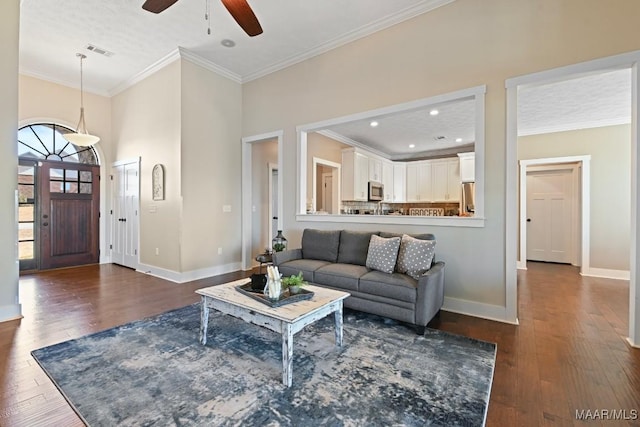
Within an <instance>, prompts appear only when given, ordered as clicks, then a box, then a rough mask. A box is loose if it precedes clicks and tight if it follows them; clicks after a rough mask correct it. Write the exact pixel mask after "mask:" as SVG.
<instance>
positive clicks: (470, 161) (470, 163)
mask: <svg viewBox="0 0 640 427" xmlns="http://www.w3.org/2000/svg"><path fill="white" fill-rule="evenodd" d="M458 158H459V159H460V181H461V182H475V180H476V153H458Z"/></svg>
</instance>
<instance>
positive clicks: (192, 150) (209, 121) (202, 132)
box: [180, 60, 242, 275]
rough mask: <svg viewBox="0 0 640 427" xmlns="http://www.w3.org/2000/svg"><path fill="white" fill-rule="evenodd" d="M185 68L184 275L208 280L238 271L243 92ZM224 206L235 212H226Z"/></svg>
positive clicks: (189, 65) (208, 73)
mask: <svg viewBox="0 0 640 427" xmlns="http://www.w3.org/2000/svg"><path fill="white" fill-rule="evenodd" d="M180 64H181V67H182V76H181V105H182V108H181V112H180V116H181V120H182V126H181V148H180V152H181V155H180V157H181V171H182V183H181V192H182V197H183V203H184V204H183V211H182V220H181V224H182V254H181V258H182V270H181V271H182V272H189V271H194V270H203V269H205V270H206V271H204V272H203V274H205V275H213V274H219V273H222V272H227V271H232V270H238V269H240V259H241V257H242V245H241V239H240V232H241V215H240V213H241V206H240V204H241V197H240V196H241V194H240V181H241V176H242V175H241V170H242V168H241V151H242V145H241V123H242V105H241V103H242V96H241V92H242V88H241V86H240V84H239V83H235V82H233V81H231V80H229V79H227V78H225V77H222V76H220V75H218V74H215V73H213V72H211V71H208V70H206V69H204V68H202V67H200V66H198V65H195V64H193V63H191V62H189V61H185V60H181V61H180ZM223 205H227V206H231V212H223V209H222V208H223ZM218 248H222V254H220V255H219V254H218ZM207 269H208V270H207Z"/></svg>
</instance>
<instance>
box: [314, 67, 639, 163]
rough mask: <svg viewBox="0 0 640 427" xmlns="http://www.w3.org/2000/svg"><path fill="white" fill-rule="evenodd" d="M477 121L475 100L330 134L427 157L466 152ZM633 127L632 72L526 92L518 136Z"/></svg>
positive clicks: (386, 151)
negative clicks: (434, 113) (443, 152)
mask: <svg viewBox="0 0 640 427" xmlns="http://www.w3.org/2000/svg"><path fill="white" fill-rule="evenodd" d="M432 108H437V109H438V110H439V114H438V115H437V116H435V117H434V116H431V115H429V110H431V109H432ZM474 118H475V109H474V101H471V100H461V101H457V102H451V103H448V104H445V105H435V106H431V107H428V108H425V109H423V110H419V111H411V112H408V113H398V114H394V115H392V116H387V117H381V118H379V117H372V118H371V119H365V120H359V121H354V122H350V123H344V124H340V125H335V126H331V127H329V128H327V129H326V130H325V131H328V132H325V135H327V136H333V137H334V138H336V139H338V140H341V141H342V142H346V143H349V140H352V141H356V143H360V144H362V145H365V146H368V147H371V148H373V149H374V150H375V151H377V152H378V153H380V154H382V155H384V156H385V157H389V158H392V159H406V158H422V157H428V156H430V155H433V154H434V151H436V152H437V151H438V150H443V149H451V148H456V147H461V148H464V150H462V151H467V150H468V148H469V144H472V143H473V142H474V141H475V124H474ZM373 119H375V120H376V121H378V122H379V125H378V126H377V127H375V128H374V127H371V126H370V125H369V124H370V122H371V120H373ZM630 122H631V70H630V69H624V70H615V71H609V72H604V73H599V74H593V75H587V76H582V77H579V78H574V79H570V80H564V81H559V82H554V83H549V84H545V85H536V86H528V87H522V88H520V90H519V92H518V135H519V136H526V135H534V134H542V133H550V132H562V131H569V130H576V129H585V128H593V127H599V126H611V125H619V124H624V123H630ZM439 137H444V138H439ZM436 138H437V139H436ZM458 138H460V139H461V141H460V142H456V139H458ZM410 144H414V145H415V147H414V148H410V147H409V145H410ZM435 154H437V153H435Z"/></svg>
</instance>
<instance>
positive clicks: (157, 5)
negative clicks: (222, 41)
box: [142, 0, 262, 37]
mask: <svg viewBox="0 0 640 427" xmlns="http://www.w3.org/2000/svg"><path fill="white" fill-rule="evenodd" d="M177 1H178V0H147V1H145V2H144V4H143V5H142V8H143V9H144V10H147V11H149V12H153V13H160V12H162V11H163V10H165V9H167V8H168V7H169V6H171V5H173V4H174V3H175V2H177ZM221 1H222V4H223V5H224V7H226V8H227V10H228V11H229V13H230V14H231V16H233V19H235V20H236V22H237V23H238V25H240V27H241V28H242V29H243V30H244V32H245V33H247V34H248V35H249V36H251V37H254V36H257V35H258V34H262V27H261V26H260V22H258V18H256V15H255V14H254V13H253V10H251V6H249V3H247V0H221Z"/></svg>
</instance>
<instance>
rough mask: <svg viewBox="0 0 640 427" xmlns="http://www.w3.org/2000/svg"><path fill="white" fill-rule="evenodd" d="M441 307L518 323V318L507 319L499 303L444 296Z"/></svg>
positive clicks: (456, 311)
mask: <svg viewBox="0 0 640 427" xmlns="http://www.w3.org/2000/svg"><path fill="white" fill-rule="evenodd" d="M442 309H443V310H444V311H449V312H451V313H458V314H465V315H467V316H473V317H480V318H481V319H487V320H495V321H496V322H502V323H509V324H511V325H518V319H515V320H514V319H508V318H507V309H506V307H503V306H501V305H492V304H484V303H481V302H475V301H468V300H463V299H458V298H450V297H444V304H443V305H442Z"/></svg>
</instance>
